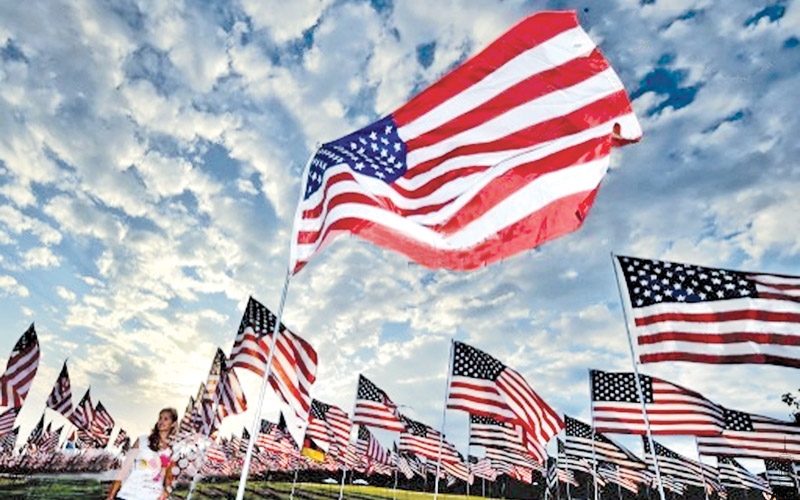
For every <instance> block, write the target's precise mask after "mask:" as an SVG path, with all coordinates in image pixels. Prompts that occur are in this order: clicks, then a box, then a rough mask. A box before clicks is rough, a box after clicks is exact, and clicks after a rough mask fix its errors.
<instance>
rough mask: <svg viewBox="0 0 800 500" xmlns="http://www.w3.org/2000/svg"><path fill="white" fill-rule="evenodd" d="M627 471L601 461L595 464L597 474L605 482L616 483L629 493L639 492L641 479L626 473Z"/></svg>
mask: <svg viewBox="0 0 800 500" xmlns="http://www.w3.org/2000/svg"><path fill="white" fill-rule="evenodd" d="M627 471H628V469H625V468H624V467H620V466H619V465H616V464H609V463H601V464H598V466H597V474H598V475H599V476H600V477H601V478H603V480H604V481H605V482H606V483H613V484H617V485H619V486H620V487H622V488H625V489H626V490H628V491H630V492H631V493H633V494H636V493H638V492H639V484H640V483H641V482H642V481H640V480H639V477H637V476H631V475H630V474H628V473H626V472H627Z"/></svg>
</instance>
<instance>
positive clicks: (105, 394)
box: [0, 0, 800, 468]
mask: <svg viewBox="0 0 800 500" xmlns="http://www.w3.org/2000/svg"><path fill="white" fill-rule="evenodd" d="M548 9H574V10H577V11H578V13H579V18H580V21H581V24H582V25H583V26H584V28H585V29H586V31H587V32H588V33H589V34H590V36H591V38H592V39H593V40H594V41H595V42H596V43H597V44H598V45H599V46H600V48H601V50H602V51H603V53H604V54H605V55H606V57H607V58H608V60H609V61H610V62H611V64H612V66H614V68H615V69H616V70H617V72H618V73H619V75H620V78H621V79H622V81H623V82H624V84H625V86H626V88H627V89H628V91H629V93H630V95H631V99H632V101H633V106H634V109H635V111H636V112H637V115H638V116H639V119H640V122H641V124H642V127H643V129H644V138H643V139H642V141H641V142H640V143H638V144H635V145H632V146H628V147H626V148H624V149H619V150H615V151H614V152H613V153H612V170H611V172H610V173H609V175H608V176H607V177H606V179H605V180H604V183H603V186H602V188H601V190H600V193H599V196H598V198H597V201H596V204H595V206H594V208H593V210H592V212H591V214H590V216H589V217H588V219H587V221H586V224H585V225H584V226H583V228H581V229H580V230H578V231H577V232H575V233H573V234H571V235H569V236H567V237H564V238H562V239H559V240H556V241H554V242H551V243H548V244H546V245H544V246H542V247H540V248H538V249H536V250H533V251H529V252H526V253H523V254H520V255H518V256H516V257H513V258H510V259H508V260H506V261H503V262H501V263H498V264H495V265H492V266H489V267H487V268H484V269H482V270H479V271H475V272H469V273H461V272H449V271H443V270H438V271H432V270H428V269H426V268H423V267H421V266H419V265H416V264H413V263H410V262H409V261H408V260H407V259H405V258H404V257H402V256H401V255H399V254H396V253H392V252H388V251H384V250H381V249H380V248H377V247H375V246H372V245H370V244H367V243H365V242H363V241H360V240H358V239H355V238H350V239H348V238H343V239H340V240H338V241H337V242H336V243H335V244H333V245H332V246H330V247H329V248H327V249H326V250H325V251H324V252H323V253H321V254H320V255H318V256H317V257H316V258H315V259H314V260H312V262H311V263H310V264H309V265H308V266H307V267H306V268H305V269H304V270H303V271H301V272H300V273H299V274H298V275H297V276H295V277H294V278H293V280H292V281H291V285H290V287H289V293H288V299H287V303H286V307H285V310H284V316H283V318H284V323H286V324H287V325H289V326H290V327H292V329H293V330H294V331H296V332H297V333H299V334H300V335H302V336H303V337H305V338H306V339H307V340H309V341H310V342H311V343H312V344H313V345H314V346H315V347H316V349H317V351H318V353H319V359H320V363H319V370H318V382H317V383H316V385H315V386H314V390H313V396H314V397H316V398H318V399H321V400H323V401H326V402H329V403H333V404H337V405H339V406H341V407H342V408H343V409H345V410H346V411H351V410H352V407H353V401H354V397H355V386H356V382H357V378H358V374H359V373H363V374H364V375H365V376H367V377H368V378H370V379H371V380H372V381H373V382H375V383H376V384H377V385H378V386H380V387H381V388H383V389H384V390H386V391H387V393H388V394H389V395H390V396H391V397H392V398H393V399H394V401H395V402H397V403H398V404H400V405H406V406H405V407H404V408H403V409H404V411H406V412H407V413H408V414H409V415H410V416H412V417H414V418H417V419H419V420H422V421H424V422H426V423H428V424H429V425H431V426H434V427H439V426H440V425H441V422H442V406H443V398H444V393H445V377H446V373H447V357H448V349H449V343H450V341H451V339H457V340H461V341H464V342H467V343H469V344H471V345H473V346H475V347H478V348H480V349H483V350H485V351H487V352H489V353H490V354H492V355H494V356H495V357H497V358H499V359H500V360H501V361H503V362H504V363H506V364H508V365H510V366H512V367H514V368H516V369H517V370H518V371H520V372H521V373H523V374H524V375H525V376H526V377H527V379H528V381H529V382H530V384H531V385H532V386H533V388H534V389H535V390H537V391H538V392H539V393H540V394H541V395H542V397H544V398H545V400H547V401H548V402H549V403H550V404H551V405H552V406H553V407H554V408H555V409H556V410H557V411H559V412H561V413H566V414H568V415H570V416H573V417H577V418H582V419H584V420H588V418H589V385H588V370H589V369H591V368H597V369H601V370H609V371H614V370H622V371H630V370H631V369H632V364H631V356H630V352H629V348H628V338H627V334H626V329H625V324H624V319H623V315H622V310H621V305H620V299H619V293H618V288H617V284H616V281H615V277H614V271H613V268H612V264H611V258H610V255H611V253H612V252H614V253H619V254H625V255H635V256H641V257H648V258H657V259H667V260H673V261H679V262H688V263H694V264H700V265H707V266H712V267H726V268H731V269H743V270H755V271H764V272H776V273H786V274H800V265H798V262H800V260H798V259H799V258H800V238H798V234H800V222H798V221H799V220H800V219H798V216H797V214H798V213H800V196H798V194H799V193H800V168H798V166H797V158H798V156H800V143H798V141H797V140H796V137H797V136H798V134H800V120H798V118H797V113H796V112H795V108H796V105H797V104H798V102H800V101H798V93H797V87H798V82H799V81H800V79H798V76H797V75H800V6H798V3H797V2H793V1H791V0H786V1H782V0H764V1H756V2H753V1H751V0H748V1H728V2H724V6H723V5H721V4H719V3H718V2H712V1H710V0H670V1H665V0H602V1H599V0H594V1H591V2H583V3H580V2H573V1H550V2H547V1H527V2H526V1H517V0H506V1H501V0H497V1H495V0H457V1H456V0H442V1H439V2H429V1H421V0H406V1H402V2H401V1H393V0H372V1H367V0H333V1H331V0H295V1H293V2H277V1H259V0H220V1H209V0H186V1H183V2H164V1H153V0H139V1H137V0H106V1H94V0H70V1H69V2H60V1H55V0H49V1H34V2H25V3H22V2H2V3H0V315H1V316H2V317H3V318H4V325H3V329H4V331H3V333H2V335H0V356H1V357H7V356H8V355H9V354H10V352H11V349H12V347H13V345H14V343H15V342H16V340H17V339H18V338H19V336H20V335H21V334H22V333H23V332H24V331H25V329H26V328H27V327H28V325H29V324H30V323H31V322H35V325H36V329H37V332H38V334H39V340H40V343H41V347H42V356H41V361H40V365H39V371H38V374H37V376H36V379H35V381H34V384H33V387H32V390H31V393H30V395H29V397H28V400H27V401H26V403H25V406H24V408H23V410H22V413H21V414H20V418H19V423H20V425H21V427H22V429H21V432H22V435H23V436H26V435H27V432H29V430H30V428H31V427H32V426H33V424H34V423H35V422H36V421H37V420H38V419H39V417H40V416H41V414H42V410H43V408H44V401H45V399H46V397H47V394H48V393H49V391H50V389H51V387H52V385H53V383H54V381H55V379H56V377H57V375H58V372H59V370H60V368H61V365H62V363H63V362H64V360H65V359H68V366H69V370H70V374H71V377H72V387H73V396H74V398H75V400H76V402H77V399H78V398H80V396H81V395H82V394H83V392H84V391H85V390H86V389H87V388H88V387H91V394H92V397H93V399H94V401H95V402H97V401H98V400H100V401H102V402H103V404H104V405H105V406H106V408H107V409H108V410H109V412H110V413H111V415H112V416H113V417H114V418H115V419H116V421H117V423H118V424H119V425H121V426H122V427H123V428H125V429H126V431H128V433H129V434H134V435H138V434H142V433H145V432H146V431H147V430H148V428H149V427H150V426H152V424H153V423H154V421H155V418H156V414H157V411H158V410H159V409H160V408H161V407H164V406H174V407H177V408H178V409H179V410H180V411H181V412H182V411H183V408H184V406H185V404H186V402H187V400H188V398H189V396H190V395H191V394H193V393H194V392H196V390H197V387H198V385H199V383H200V382H201V381H202V380H203V379H204V378H205V376H206V374H207V372H208V369H209V367H210V363H211V359H212V357H213V354H214V352H215V350H216V349H217V347H221V348H222V349H223V350H225V351H226V352H227V351H228V350H229V349H230V347H231V345H232V343H233V339H234V336H235V334H236V330H237V327H238V324H239V321H240V319H241V314H242V311H243V309H244V306H245V304H246V301H247V298H248V297H249V296H250V295H252V296H254V297H255V298H257V299H258V300H260V301H261V302H262V303H264V304H265V305H267V306H268V307H270V308H272V309H273V310H276V309H277V308H278V304H279V301H280V293H281V288H282V285H283V281H284V275H285V270H286V265H287V262H288V251H289V233H290V231H291V222H292V217H293V213H294V209H295V206H296V204H297V200H298V195H299V191H300V174H301V170H302V168H303V166H304V164H305V163H306V161H307V160H308V158H309V156H310V155H311V153H312V151H313V149H314V148H315V145H316V144H319V143H322V142H327V141H330V140H333V139H336V138H338V137H340V136H343V135H345V134H347V133H349V132H351V131H353V130H355V129H357V128H360V127H361V126H363V125H365V124H367V123H369V122H371V121H374V120H375V119H377V118H379V117H381V116H383V115H385V114H386V113H389V112H391V111H392V110H394V109H395V108H397V107H399V106H400V105H401V104H402V103H404V102H405V101H406V100H408V99H409V98H410V97H411V96H413V95H414V94H415V93H416V92H419V91H420V90H421V89H423V88H425V87H426V86H427V85H428V84H430V83H432V82H433V81H435V80H436V79H437V78H439V77H440V76H441V75H443V74H444V73H445V72H447V71H448V70H449V69H451V68H453V67H454V66H455V65H457V64H458V63H459V62H461V61H463V60H464V59H465V58H466V57H468V56H470V55H471V54H474V53H475V52H476V51H478V50H480V49H481V48H483V47H484V46H486V45H487V44H488V43H489V42H490V41H492V40H493V39H495V38H496V37H498V36H500V35H501V34H502V33H503V32H504V31H506V30H507V29H509V28H510V27H511V26H513V25H514V24H515V23H517V22H518V21H520V20H521V19H522V18H524V17H525V16H527V15H529V14H532V13H534V12H537V11H541V10H548ZM641 371H642V373H646V374H650V375H654V376H659V377H662V378H666V379H667V380H670V381H672V382H675V383H680V384H683V385H685V386H688V387H690V388H693V389H695V390H698V391H700V392H702V393H703V394H704V395H706V396H707V397H709V398H710V399H712V400H714V401H716V402H718V403H721V404H724V405H727V406H729V407H732V408H735V409H739V410H744V411H750V412H753V413H761V414H765V415H769V416H773V417H776V418H782V419H788V418H789V408H788V407H787V406H785V405H783V404H782V403H781V402H780V395H781V394H782V393H785V392H789V391H795V390H796V389H797V388H798V386H800V384H798V377H797V372H796V371H795V370H791V369H788V368H779V367H769V366H722V365H717V366H714V365H705V366H704V365H694V364H688V363H661V364H654V365H646V366H642V367H641ZM241 378H242V380H243V382H244V383H245V385H246V389H247V395H248V397H249V399H250V402H251V407H255V406H256V405H255V403H256V401H257V395H258V388H259V381H258V380H257V379H255V378H254V377H251V376H250V375H249V374H247V373H244V374H242V375H241ZM277 411H278V408H277V405H276V400H275V398H274V397H273V396H272V395H271V394H270V395H268V396H267V398H266V402H265V406H264V410H263V413H264V416H265V417H267V418H271V419H274V418H276V415H277ZM51 413H52V412H50V411H48V414H47V419H48V420H50V419H53V420H54V422H55V424H56V425H60V423H61V422H62V420H60V419H59V417H57V416H54V415H52V414H51ZM446 415H447V417H446V418H447V426H446V432H447V434H448V435H449V436H451V440H452V441H453V442H454V443H455V444H456V445H457V446H458V447H459V448H461V449H462V451H466V433H467V423H466V422H467V420H466V418H465V416H464V415H463V414H460V413H456V412H447V414H446ZM252 420H253V416H252V415H251V414H248V415H244V416H240V417H237V418H231V419H229V420H228V421H227V422H226V427H225V429H226V430H229V431H231V432H233V431H235V432H240V430H241V427H242V426H243V425H247V426H248V427H249V425H250V422H252ZM380 438H381V440H382V441H383V442H384V444H390V443H391V440H392V438H393V437H392V436H391V435H380ZM622 442H625V441H622ZM662 442H663V443H664V444H667V445H669V446H672V447H673V448H674V449H676V450H677V451H681V452H684V453H687V454H689V456H695V455H693V453H696V452H694V451H693V449H694V444H693V441H692V440H691V438H675V439H664V440H662ZM631 448H632V449H633V451H635V452H639V451H640V449H641V447H640V446H639V445H638V444H637V443H635V442H634V444H633V445H631ZM756 468H757V466H756Z"/></svg>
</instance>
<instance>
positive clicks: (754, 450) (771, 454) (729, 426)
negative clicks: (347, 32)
mask: <svg viewBox="0 0 800 500" xmlns="http://www.w3.org/2000/svg"><path fill="white" fill-rule="evenodd" d="M697 448H698V450H699V452H700V453H702V454H703V455H717V456H732V457H749V458H773V459H778V460H795V461H800V424H797V423H793V422H783V421H781V420H776V419H774V418H770V417H764V416H761V415H753V414H750V413H745V412H741V411H736V410H729V409H727V408H726V409H725V427H724V429H723V430H722V434H720V435H717V436H701V437H698V438H697Z"/></svg>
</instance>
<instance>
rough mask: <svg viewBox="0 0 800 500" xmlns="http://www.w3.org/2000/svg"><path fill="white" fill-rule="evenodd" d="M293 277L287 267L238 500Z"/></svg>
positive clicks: (258, 424)
mask: <svg viewBox="0 0 800 500" xmlns="http://www.w3.org/2000/svg"><path fill="white" fill-rule="evenodd" d="M291 277H292V270H291V269H290V268H289V267H288V266H287V268H286V279H285V280H284V281H283V291H282V292H281V303H280V306H279V307H278V312H277V314H276V315H275V316H276V318H275V328H273V329H272V342H270V347H269V354H268V355H267V366H266V368H265V373H264V378H263V379H262V380H261V391H260V392H259V394H258V404H257V405H256V411H255V414H254V415H253V425H252V427H251V429H253V432H251V433H250V439H249V440H248V441H247V453H246V454H245V456H244V463H242V475H241V477H240V478H239V489H238V490H237V491H236V500H242V499H243V498H244V488H245V484H246V483H247V473H248V472H249V469H250V460H251V459H252V457H253V448H254V447H255V443H256V435H257V434H258V432H256V431H255V429H260V428H261V409H262V407H263V406H264V395H265V394H266V392H267V385H268V384H269V375H270V371H271V370H272V358H273V356H274V354H275V344H276V343H277V341H278V333H279V332H280V327H281V316H283V307H284V305H286V293H287V292H288V290H289V280H290V279H291Z"/></svg>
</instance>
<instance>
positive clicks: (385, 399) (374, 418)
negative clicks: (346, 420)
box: [353, 374, 405, 432]
mask: <svg viewBox="0 0 800 500" xmlns="http://www.w3.org/2000/svg"><path fill="white" fill-rule="evenodd" d="M353 423H354V424H363V425H366V426H369V427H377V428H380V429H386V430H390V431H396V432H400V431H402V430H403V429H405V426H404V425H403V422H401V420H400V413H399V412H398V411H397V405H396V404H394V402H393V401H392V400H391V399H390V398H389V396H388V395H387V394H386V393H385V392H384V391H383V390H382V389H380V388H379V387H378V386H377V385H375V384H373V383H372V381H370V380H369V379H368V378H367V377H365V376H364V375H360V374H359V376H358V388H357V389H356V404H355V408H354V410H353Z"/></svg>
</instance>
